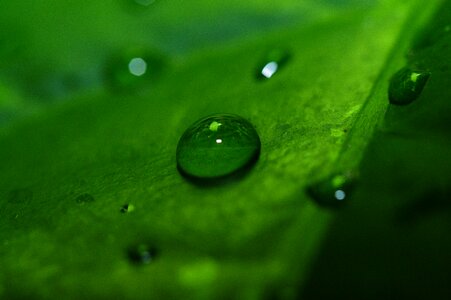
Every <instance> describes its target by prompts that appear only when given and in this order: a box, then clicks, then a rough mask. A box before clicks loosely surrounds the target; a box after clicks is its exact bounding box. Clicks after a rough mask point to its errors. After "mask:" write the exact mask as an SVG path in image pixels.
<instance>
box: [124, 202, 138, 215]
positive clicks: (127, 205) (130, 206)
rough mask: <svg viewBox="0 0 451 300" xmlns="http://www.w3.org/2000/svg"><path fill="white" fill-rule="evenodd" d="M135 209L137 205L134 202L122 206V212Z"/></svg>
mask: <svg viewBox="0 0 451 300" xmlns="http://www.w3.org/2000/svg"><path fill="white" fill-rule="evenodd" d="M134 210H135V206H134V205H133V204H125V205H123V206H122V207H121V213H124V214H125V213H129V212H132V211H134Z"/></svg>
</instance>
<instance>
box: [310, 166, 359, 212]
mask: <svg viewBox="0 0 451 300" xmlns="http://www.w3.org/2000/svg"><path fill="white" fill-rule="evenodd" d="M353 186H354V179H353V178H352V177H351V176H347V175H342V174H335V175H333V176H331V177H329V178H327V179H325V180H322V181H319V182H316V183H314V184H312V185H310V186H308V187H307V194H308V195H309V196H310V197H312V198H313V199H314V200H315V201H316V202H317V203H318V204H319V205H321V206H326V207H332V208H335V207H337V208H338V207H341V206H343V205H344V204H345V203H346V200H347V197H348V194H349V193H350V192H351V190H352V188H353Z"/></svg>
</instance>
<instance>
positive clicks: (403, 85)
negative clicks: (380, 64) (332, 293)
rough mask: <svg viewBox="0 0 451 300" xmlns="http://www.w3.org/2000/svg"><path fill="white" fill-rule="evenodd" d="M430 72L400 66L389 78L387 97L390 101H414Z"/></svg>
mask: <svg viewBox="0 0 451 300" xmlns="http://www.w3.org/2000/svg"><path fill="white" fill-rule="evenodd" d="M429 75H430V73H428V72H418V71H412V70H411V69H409V68H402V69H401V70H399V71H398V72H396V73H395V74H394V75H393V77H392V78H391V80H390V87H389V90H388V98H389V100H390V103H392V104H396V105H406V104H409V103H411V102H412V101H414V100H415V99H416V98H417V97H418V96H419V95H420V94H421V91H422V90H423V88H424V86H425V84H426V82H427V80H428V79H429Z"/></svg>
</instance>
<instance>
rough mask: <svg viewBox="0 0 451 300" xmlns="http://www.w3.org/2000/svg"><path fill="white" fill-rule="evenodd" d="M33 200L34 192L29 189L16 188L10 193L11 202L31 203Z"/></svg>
mask: <svg viewBox="0 0 451 300" xmlns="http://www.w3.org/2000/svg"><path fill="white" fill-rule="evenodd" d="M32 200H33V192H32V191H31V190H29V189H15V190H12V191H11V192H10V193H9V202H10V203H30V202H31V201H32Z"/></svg>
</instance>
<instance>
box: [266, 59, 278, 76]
mask: <svg viewBox="0 0 451 300" xmlns="http://www.w3.org/2000/svg"><path fill="white" fill-rule="evenodd" d="M278 68H279V65H278V64H277V63H276V62H275V61H271V62H269V63H267V64H266V65H265V66H264V67H263V69H262V75H263V76H265V77H266V78H271V77H272V75H274V73H276V72H277V69H278Z"/></svg>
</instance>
